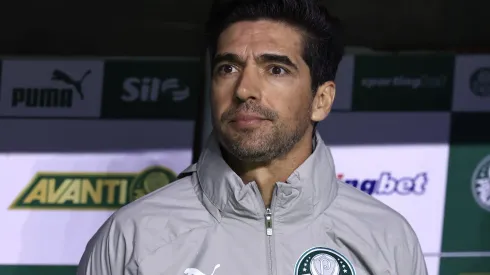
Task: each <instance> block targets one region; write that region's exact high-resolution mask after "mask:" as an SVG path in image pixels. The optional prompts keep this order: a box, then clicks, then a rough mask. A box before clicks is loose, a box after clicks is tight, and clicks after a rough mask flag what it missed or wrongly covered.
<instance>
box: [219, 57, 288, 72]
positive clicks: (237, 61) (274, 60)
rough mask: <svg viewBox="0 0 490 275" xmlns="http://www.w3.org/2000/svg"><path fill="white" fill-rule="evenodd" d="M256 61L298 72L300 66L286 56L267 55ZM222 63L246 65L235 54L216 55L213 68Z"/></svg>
mask: <svg viewBox="0 0 490 275" xmlns="http://www.w3.org/2000/svg"><path fill="white" fill-rule="evenodd" d="M256 60H257V62H258V63H279V64H283V65H286V66H289V67H292V68H294V69H296V70H298V66H297V65H296V64H295V63H294V62H293V61H291V59H290V58H289V57H288V56H286V55H280V54H270V53H266V54H261V55H260V56H258V57H257V59H256ZM221 62H230V63H234V64H237V65H240V66H244V65H245V61H244V60H243V59H242V58H241V57H240V56H238V55H237V54H233V53H223V54H216V56H215V57H214V58H213V61H212V66H213V67H214V66H216V64H218V63H221Z"/></svg>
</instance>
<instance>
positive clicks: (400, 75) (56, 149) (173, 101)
mask: <svg viewBox="0 0 490 275" xmlns="http://www.w3.org/2000/svg"><path fill="white" fill-rule="evenodd" d="M489 67H490V56H483V55H461V56H451V55H430V54H416V55H408V54H405V55H386V54H373V55H349V56H346V57H345V58H344V60H343V61H342V63H341V65H340V67H339V73H338V75H337V78H336V82H337V95H336V97H337V100H336V102H335V104H334V106H333V113H332V114H331V115H330V116H329V117H328V118H327V120H326V121H325V122H323V123H321V124H319V126H318V129H319V131H320V132H321V134H322V136H323V137H324V139H325V141H326V143H327V144H329V145H330V146H331V148H332V153H333V155H334V160H335V163H336V170H337V176H338V177H339V178H341V179H343V180H344V181H345V183H346V184H350V185H353V186H355V187H356V188H359V189H360V190H362V191H364V192H366V193H368V194H370V195H372V196H373V197H375V198H376V199H379V200H380V201H382V202H384V203H386V204H388V205H389V206H391V207H392V208H394V209H395V210H396V211H398V212H399V213H401V214H402V215H404V216H405V218H406V219H407V220H408V221H409V222H410V224H411V225H412V226H413V228H414V229H415V231H416V232H417V235H418V237H419V240H420V242H421V245H422V249H423V252H424V255H425V259H426V262H427V267H428V270H429V274H430V275H438V274H441V275H462V274H468V275H469V274H472V275H476V274H479V275H490V238H489V237H488V236H489V235H488V229H489V228H490V223H489V222H490V200H489V198H490V191H489V190H490V130H489V129H490V128H489V127H487V126H486V125H487V124H488V121H490V114H487V113H490V107H489V106H490V101H489V98H490V97H489V94H490V88H489V87H490V77H489V76H490V73H489V72H490V70H489V69H488V68H489ZM0 73H1V75H2V76H1V78H0V79H1V80H0V81H1V83H0V87H1V91H0V129H1V131H2V134H1V135H0V168H1V169H0V176H2V183H1V184H2V190H4V191H3V192H0V217H1V218H3V220H4V221H5V222H6V223H7V224H9V226H3V227H2V229H0V232H1V234H0V236H2V237H1V238H2V239H1V240H2V247H0V274H7V275H34V274H36V275H37V274H54V275H58V274H59V275H61V274H74V272H75V270H76V264H77V263H78V260H79V257H80V255H81V253H82V251H83V250H84V248H85V244H86V241H87V240H88V238H90V237H91V236H92V235H93V233H94V232H95V230H96V229H97V228H98V227H99V226H100V224H101V223H102V222H103V221H104V220H105V219H106V218H107V217H108V216H109V215H110V214H111V213H112V212H113V211H114V210H115V209H117V208H119V207H121V206H122V205H124V204H126V203H128V202H130V201H132V200H134V199H135V198H137V197H139V196H141V195H142V194H145V193H148V192H151V191H152V190H154V189H155V188H158V187H159V186H162V185H165V184H166V183H167V182H170V181H171V180H172V179H173V178H174V177H175V175H176V174H178V173H179V172H180V171H181V170H182V169H184V168H185V167H186V166H187V165H188V164H190V162H191V157H192V152H191V148H192V143H193V137H194V134H193V129H194V120H195V118H196V116H197V115H198V114H197V111H196V110H197V104H198V103H197V96H198V95H199V93H201V92H204V91H205V90H206V89H204V88H203V89H201V87H200V86H199V85H200V84H199V83H200V82H199V75H200V74H201V73H202V72H201V71H200V70H199V63H198V59H195V58H166V59H158V60H157V59H137V60H133V59H112V58H111V59H104V58H101V59H98V60H76V59H67V60H47V59H46V60H42V59H39V60H33V61H29V60H20V59H19V60H16V59H5V60H2V66H1V69H0ZM206 107H207V111H206V112H207V113H206V114H205V115H208V116H209V105H207V106H206ZM485 112H486V113H485ZM209 126H210V125H209V124H208V123H206V124H205V125H204V129H203V132H204V133H209V130H210V129H209ZM292 272H293V271H292ZM217 275H219V274H217Z"/></svg>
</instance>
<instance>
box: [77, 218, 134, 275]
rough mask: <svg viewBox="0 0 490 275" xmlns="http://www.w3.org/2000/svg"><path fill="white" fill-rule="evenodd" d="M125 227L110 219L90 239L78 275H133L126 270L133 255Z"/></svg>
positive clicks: (130, 271)
mask: <svg viewBox="0 0 490 275" xmlns="http://www.w3.org/2000/svg"><path fill="white" fill-rule="evenodd" d="M128 244H131V242H127V241H126V239H125V236H124V231H123V227H122V226H121V224H120V223H119V222H118V221H117V220H116V219H115V217H114V215H113V216H112V217H110V218H109V219H108V220H107V221H106V222H105V223H104V224H103V225H102V227H101V228H100V229H99V230H98V231H97V232H96V233H95V235H94V236H93V237H92V239H90V241H89V242H88V244H87V247H86V249H85V252H84V253H83V255H82V258H81V260H80V263H79V265H78V270H77V275H132V274H136V272H133V271H134V270H133V271H132V270H128V269H127V268H126V266H127V261H128V259H127V258H126V257H127V255H130V254H131V250H132V247H131V245H128Z"/></svg>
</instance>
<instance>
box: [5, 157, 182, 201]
mask: <svg viewBox="0 0 490 275" xmlns="http://www.w3.org/2000/svg"><path fill="white" fill-rule="evenodd" d="M175 179H176V174H175V173H174V172H173V171H172V170H170V169H168V168H166V167H161V166H154V167H150V168H148V169H146V170H144V171H143V172H141V173H139V174H138V173H79V172H73V173H58V172H39V173H37V174H36V175H34V177H33V179H32V181H31V182H30V183H29V184H28V185H27V186H26V188H24V190H22V192H21V193H20V195H19V196H18V197H17V198H16V199H15V201H14V202H13V203H12V205H11V206H10V209H39V208H40V209H118V208H120V207H122V206H124V205H126V204H127V203H129V202H132V201H134V200H136V199H138V198H140V197H142V196H144V195H146V194H148V193H150V192H153V191H155V190H157V189H158V188H160V187H163V186H165V185H167V184H168V183H170V182H172V181H174V180H175Z"/></svg>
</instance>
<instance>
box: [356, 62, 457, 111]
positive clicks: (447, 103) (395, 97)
mask: <svg viewBox="0 0 490 275" xmlns="http://www.w3.org/2000/svg"><path fill="white" fill-rule="evenodd" d="M355 63H356V66H355V72H354V88H353V89H354V96H353V103H352V104H353V110H356V111H449V110H450V109H451V93H452V87H453V64H454V56H452V55H440V56H439V55H396V56H395V55H370V56H356V61H355Z"/></svg>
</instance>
